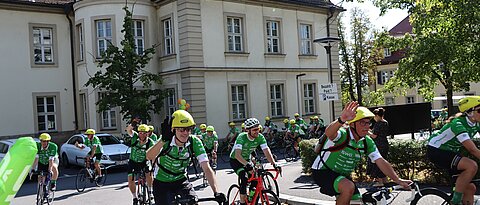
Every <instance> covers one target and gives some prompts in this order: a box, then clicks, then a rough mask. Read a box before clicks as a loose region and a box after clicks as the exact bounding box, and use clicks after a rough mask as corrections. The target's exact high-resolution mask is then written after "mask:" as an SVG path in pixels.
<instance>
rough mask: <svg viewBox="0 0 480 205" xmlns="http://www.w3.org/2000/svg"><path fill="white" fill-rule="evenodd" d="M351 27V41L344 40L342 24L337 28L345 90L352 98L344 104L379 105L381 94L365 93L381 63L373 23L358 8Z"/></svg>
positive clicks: (354, 11) (352, 17)
mask: <svg viewBox="0 0 480 205" xmlns="http://www.w3.org/2000/svg"><path fill="white" fill-rule="evenodd" d="M351 25H352V29H351V39H350V40H349V39H347V38H346V37H345V35H344V33H345V32H344V28H343V25H342V24H341V23H339V28H338V33H339V37H340V44H339V49H340V56H341V61H340V65H341V66H342V71H341V79H342V83H343V86H342V88H344V89H345V91H346V92H348V97H349V98H350V99H344V101H350V100H355V101H358V102H359V103H360V104H361V105H372V104H375V105H376V104H377V103H378V102H377V101H378V99H379V97H378V95H379V93H369V92H365V91H368V85H369V84H370V81H372V80H371V77H375V75H372V74H371V73H373V71H372V70H373V69H374V68H375V65H376V63H377V62H378V61H379V60H380V53H379V49H377V48H376V47H374V46H373V41H374V39H373V34H374V31H372V30H371V29H370V28H371V25H370V20H369V19H368V18H367V17H366V16H365V14H364V13H363V12H362V11H361V10H359V9H358V8H354V9H353V12H352V16H351ZM350 41H351V42H350ZM370 94H372V95H370ZM365 97H367V99H365ZM366 102H368V103H366Z"/></svg>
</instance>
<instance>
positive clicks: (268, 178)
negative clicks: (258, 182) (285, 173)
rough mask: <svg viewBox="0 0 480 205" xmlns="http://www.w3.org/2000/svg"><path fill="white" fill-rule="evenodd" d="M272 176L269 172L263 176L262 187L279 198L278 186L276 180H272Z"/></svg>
mask: <svg viewBox="0 0 480 205" xmlns="http://www.w3.org/2000/svg"><path fill="white" fill-rule="evenodd" d="M273 178H274V177H273V174H272V173H271V172H266V173H265V175H263V187H264V188H265V189H266V190H271V191H273V192H274V193H275V194H277V196H280V188H279V186H278V182H277V180H274V179H273Z"/></svg>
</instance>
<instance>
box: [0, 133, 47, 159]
mask: <svg viewBox="0 0 480 205" xmlns="http://www.w3.org/2000/svg"><path fill="white" fill-rule="evenodd" d="M33 139H34V140H35V142H40V140H39V139H38V138H33ZM16 141H17V139H8V140H1V141H0V162H1V161H2V160H3V158H4V157H5V155H6V154H7V152H8V150H10V147H12V146H13V144H15V142H16Z"/></svg>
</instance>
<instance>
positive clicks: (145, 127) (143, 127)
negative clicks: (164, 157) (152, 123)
mask: <svg viewBox="0 0 480 205" xmlns="http://www.w3.org/2000/svg"><path fill="white" fill-rule="evenodd" d="M149 130H150V129H149V128H148V125H146V124H141V125H139V126H138V131H139V132H148V131H149Z"/></svg>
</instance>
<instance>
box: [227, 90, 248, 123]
mask: <svg viewBox="0 0 480 205" xmlns="http://www.w3.org/2000/svg"><path fill="white" fill-rule="evenodd" d="M239 88H242V90H243V93H240V92H239V90H240V89H239ZM230 92H231V95H230V96H231V108H232V113H231V115H232V119H233V120H244V119H247V117H248V101H247V100H248V99H247V97H248V94H247V85H246V84H234V85H231V86H230ZM241 97H242V98H243V99H240V98H241ZM241 106H243V107H244V109H243V113H242V112H241V109H240V107H241Z"/></svg>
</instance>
